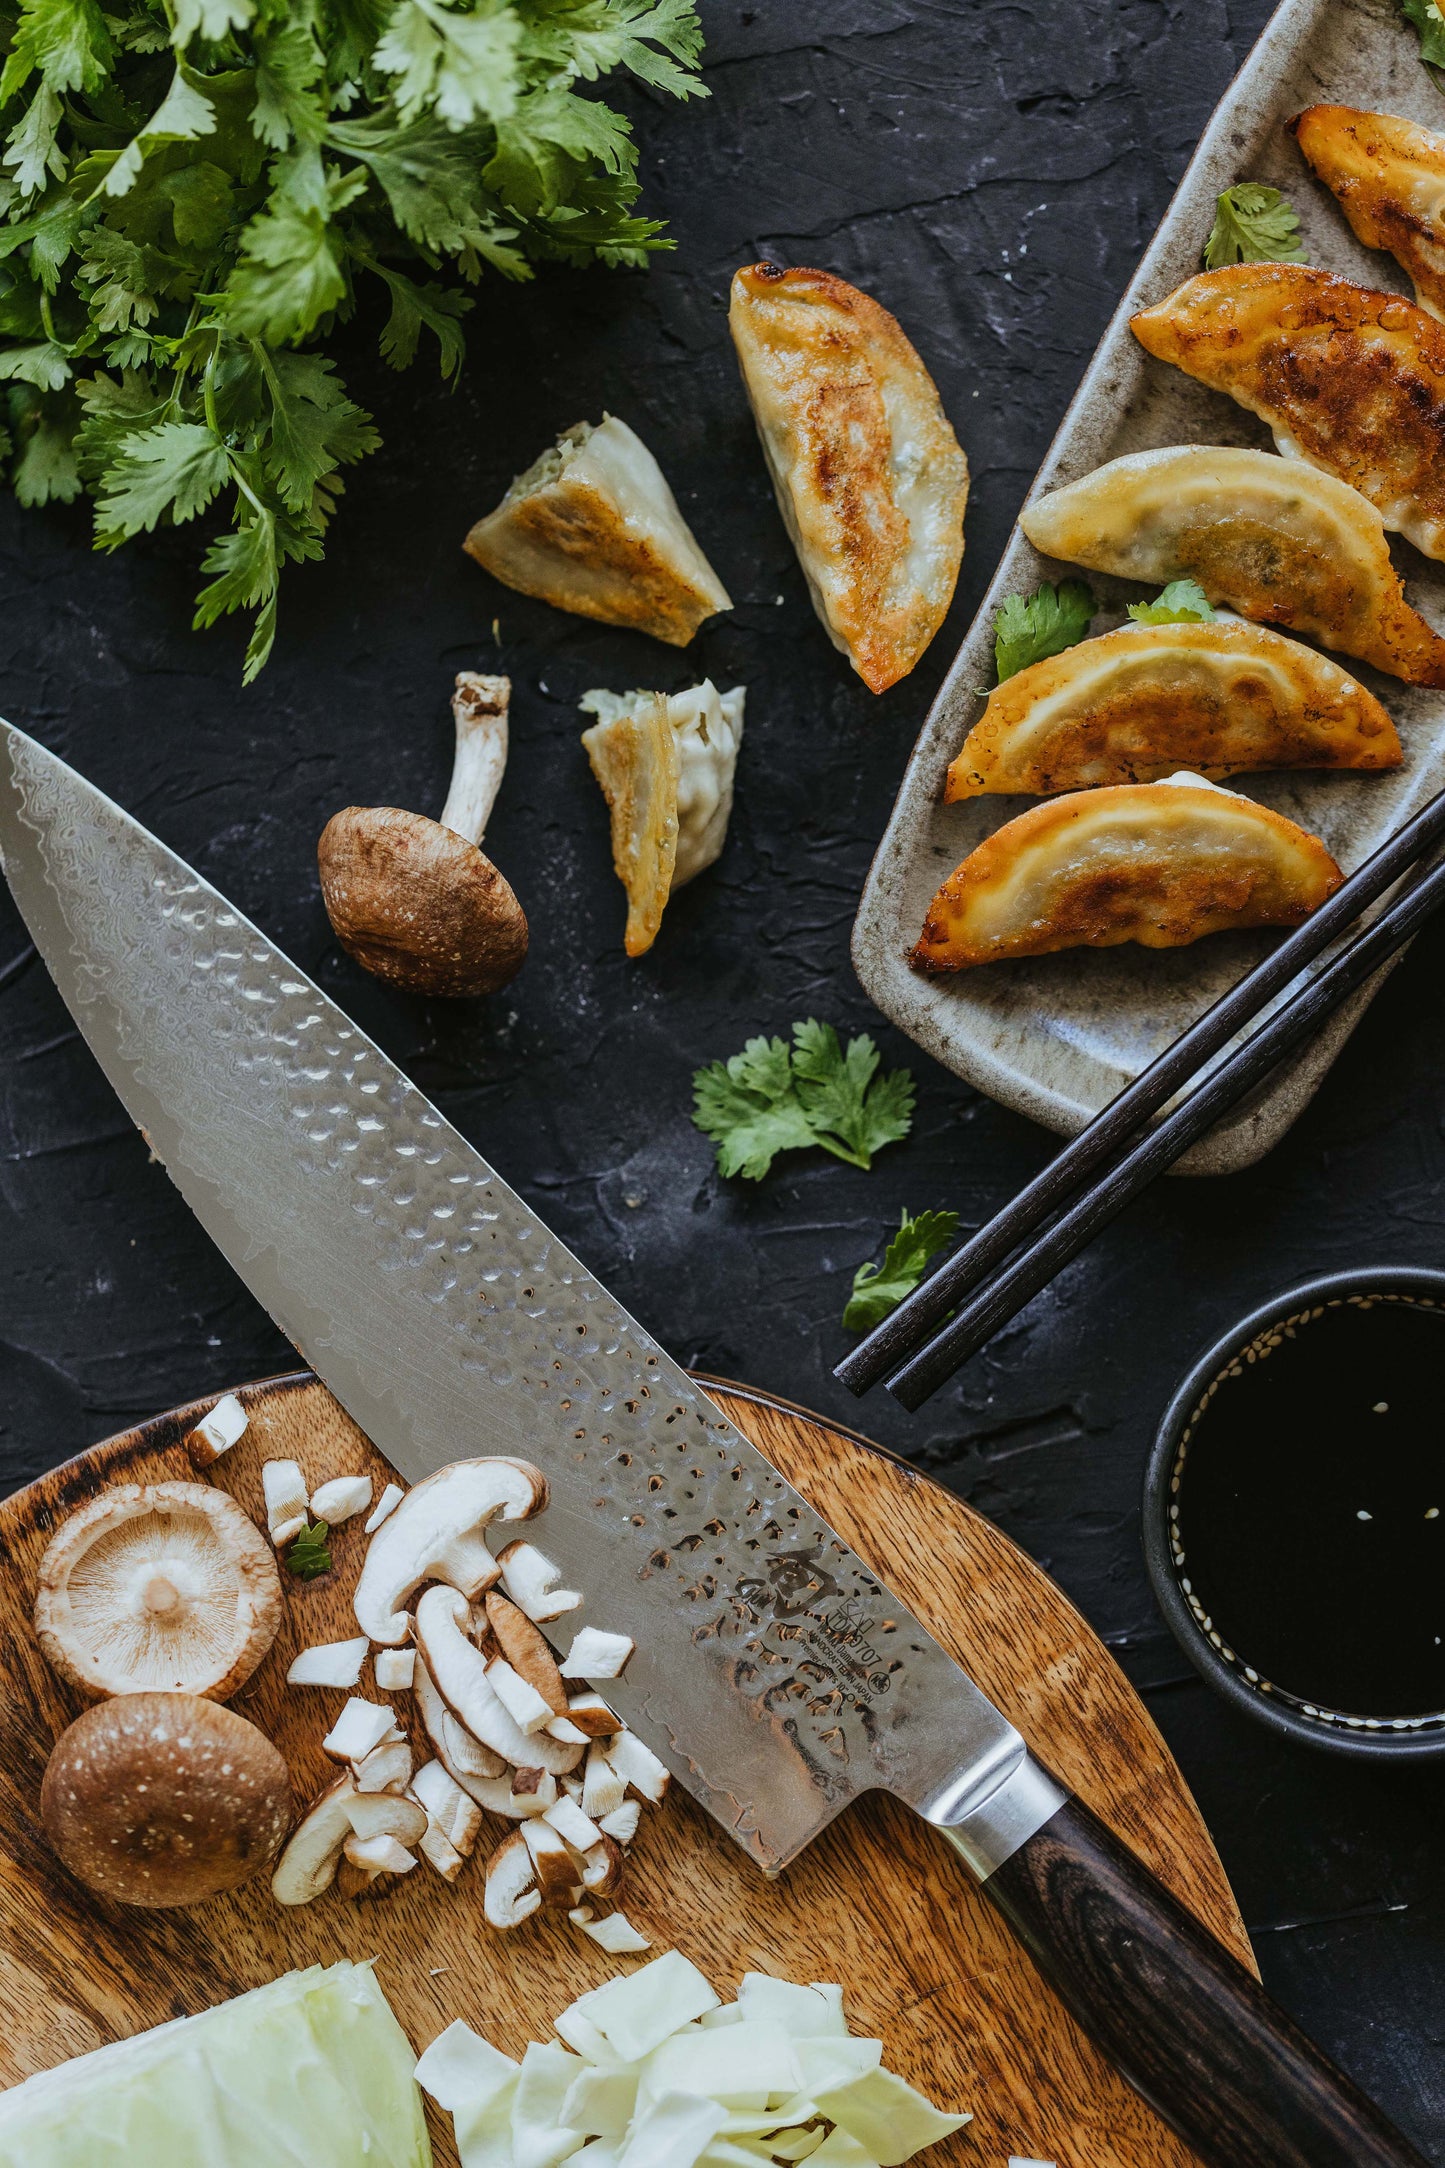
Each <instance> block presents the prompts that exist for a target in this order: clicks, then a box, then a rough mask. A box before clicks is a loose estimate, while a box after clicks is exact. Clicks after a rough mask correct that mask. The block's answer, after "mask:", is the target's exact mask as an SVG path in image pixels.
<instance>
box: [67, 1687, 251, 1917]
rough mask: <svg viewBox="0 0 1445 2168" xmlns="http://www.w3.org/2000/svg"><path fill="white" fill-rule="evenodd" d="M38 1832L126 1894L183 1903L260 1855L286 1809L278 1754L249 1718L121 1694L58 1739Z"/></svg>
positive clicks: (184, 1700)
mask: <svg viewBox="0 0 1445 2168" xmlns="http://www.w3.org/2000/svg"><path fill="white" fill-rule="evenodd" d="M40 1814H41V1820H42V1822H43V1823H44V1827H45V1833H46V1835H47V1836H48V1837H49V1839H50V1842H51V1843H52V1844H53V1845H54V1847H55V1849H56V1851H57V1852H58V1853H59V1855H60V1857H61V1858H62V1859H63V1860H64V1862H65V1864H66V1866H67V1867H69V1869H70V1870H71V1872H72V1874H75V1875H78V1876H79V1877H80V1879H81V1881H82V1882H84V1883H86V1884H87V1885H88V1886H89V1887H90V1888H91V1889H93V1890H98V1891H99V1892H100V1893H101V1895H102V1896H105V1897H111V1898H114V1899H115V1900H116V1902H117V1903H119V1904H125V1905H190V1904H198V1903H199V1902H200V1901H201V1899H202V1898H204V1897H211V1896H214V1895H215V1894H216V1892H217V1891H218V1890H226V1889H234V1888H236V1886H237V1884H238V1883H241V1882H244V1881H245V1880H246V1879H247V1878H248V1876H250V1875H253V1874H255V1873H256V1872H257V1871H258V1869H260V1868H261V1867H264V1866H265V1865H266V1863H267V1861H268V1860H270V1859H271V1857H272V1856H273V1854H274V1853H275V1852H276V1850H277V1849H278V1847H279V1846H280V1843H281V1840H282V1838H283V1837H284V1836H285V1834H286V1830H287V1826H288V1825H289V1823H290V1820H291V1783H290V1779H289V1777H288V1775H287V1773H286V1764H285V1762H284V1761H283V1760H282V1759H281V1756H280V1755H279V1754H278V1753H277V1751H276V1749H275V1747H274V1746H273V1745H272V1744H271V1742H270V1740H269V1739H268V1738H266V1737H265V1736H264V1734H263V1733H261V1732H260V1731H258V1730H257V1729H256V1726H255V1725H254V1724H250V1723H248V1722H247V1721H246V1719H245V1717H243V1716H238V1715H237V1714H236V1712H235V1710H234V1709H223V1708H221V1707H220V1706H219V1705H218V1704H217V1703H216V1702H214V1701H205V1700H203V1699H202V1698H201V1697H200V1696H199V1695H194V1694H175V1693H164V1694H155V1693H152V1694H121V1695H117V1696H115V1697H113V1698H112V1699H111V1700H108V1701H103V1702H99V1703H97V1704H96V1706H95V1707H94V1708H91V1709H87V1710H86V1711H85V1713H84V1715H83V1716H79V1717H77V1718H76V1720H75V1722H74V1723H73V1724H72V1725H70V1727H69V1728H68V1729H67V1730H66V1731H63V1732H62V1733H61V1735H60V1737H59V1739H57V1741H56V1743H55V1747H54V1750H53V1751H52V1753H51V1756H50V1760H49V1762H48V1764H47V1766H46V1770H45V1781H44V1783H43V1784H42V1786H41V1790H40Z"/></svg>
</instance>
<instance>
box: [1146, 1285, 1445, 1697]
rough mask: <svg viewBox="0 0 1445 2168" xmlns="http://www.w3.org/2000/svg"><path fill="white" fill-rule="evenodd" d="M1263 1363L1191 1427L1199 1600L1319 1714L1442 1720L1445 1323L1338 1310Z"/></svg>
mask: <svg viewBox="0 0 1445 2168" xmlns="http://www.w3.org/2000/svg"><path fill="white" fill-rule="evenodd" d="M1270 1341H1275V1342H1276V1344H1274V1345H1272V1346H1271V1345H1269V1344H1268V1343H1269V1342H1270ZM1253 1353H1254V1357H1255V1359H1254V1360H1253V1361H1252V1362H1251V1361H1249V1360H1248V1359H1247V1358H1246V1356H1244V1355H1241V1356H1240V1358H1239V1359H1238V1363H1237V1365H1236V1366H1235V1367H1234V1369H1233V1373H1232V1374H1226V1375H1225V1377H1224V1378H1223V1379H1222V1380H1221V1381H1220V1383H1219V1385H1218V1386H1217V1389H1216V1391H1215V1393H1214V1396H1213V1398H1212V1399H1211V1400H1210V1402H1209V1404H1208V1406H1207V1407H1206V1408H1205V1410H1204V1412H1203V1414H1202V1415H1201V1416H1199V1417H1197V1418H1196V1420H1195V1422H1194V1423H1193V1425H1192V1426H1191V1429H1190V1431H1189V1432H1188V1433H1187V1434H1186V1443H1185V1446H1184V1449H1183V1461H1182V1467H1180V1469H1179V1489H1178V1494H1177V1498H1176V1500H1175V1503H1176V1506H1177V1509H1178V1512H1177V1520H1176V1521H1175V1522H1174V1538H1173V1549H1174V1561H1175V1567H1176V1571H1177V1572H1178V1574H1179V1576H1180V1578H1181V1581H1182V1582H1183V1585H1184V1587H1185V1591H1186V1594H1188V1595H1189V1597H1190V1601H1191V1607H1192V1608H1194V1609H1195V1610H1196V1615H1199V1614H1200V1613H1201V1612H1202V1614H1203V1615H1204V1616H1205V1617H1207V1618H1208V1620H1209V1621H1210V1623H1211V1625H1212V1628H1213V1630H1214V1632H1215V1633H1216V1634H1218V1636H1219V1637H1220V1639H1221V1640H1222V1641H1223V1642H1224V1643H1225V1644H1226V1648H1227V1649H1228V1650H1229V1651H1232V1653H1233V1655H1234V1657H1235V1659H1236V1661H1237V1665H1238V1668H1239V1670H1240V1671H1241V1672H1242V1673H1243V1674H1244V1675H1245V1676H1246V1677H1248V1675H1249V1672H1251V1671H1252V1672H1254V1673H1257V1674H1259V1678H1260V1680H1262V1681H1266V1682H1268V1684H1269V1686H1270V1687H1271V1688H1272V1689H1274V1690H1275V1691H1277V1692H1280V1693H1282V1694H1283V1695H1284V1696H1285V1697H1287V1698H1289V1699H1291V1700H1294V1701H1298V1702H1300V1703H1302V1704H1305V1705H1307V1706H1309V1707H1311V1709H1312V1710H1313V1709H1322V1710H1329V1711H1335V1712H1339V1713H1340V1714H1343V1715H1352V1716H1359V1717H1373V1718H1376V1719H1382V1720H1386V1721H1388V1720H1389V1719H1392V1718H1401V1717H1422V1716H1430V1715H1438V1714H1441V1713H1442V1712H1445V1421H1442V1406H1445V1394H1442V1387H1445V1313H1442V1311H1440V1310H1437V1309H1432V1308H1429V1307H1427V1306H1424V1305H1422V1304H1419V1303H1414V1302H1410V1301H1406V1300H1402V1299H1399V1298H1396V1299H1394V1300H1388V1299H1385V1300H1382V1299H1377V1298H1370V1297H1357V1298H1355V1299H1353V1300H1345V1301H1340V1302H1331V1303H1328V1304H1326V1305H1325V1306H1324V1307H1323V1309H1322V1311H1319V1312H1316V1313H1312V1314H1311V1315H1310V1317H1309V1318H1308V1319H1307V1321H1305V1322H1302V1323H1301V1322H1296V1323H1294V1324H1293V1325H1292V1326H1291V1327H1290V1328H1289V1329H1288V1330H1286V1329H1285V1328H1284V1327H1283V1326H1277V1327H1275V1328H1273V1330H1272V1331H1271V1332H1270V1333H1267V1334H1265V1335H1262V1336H1261V1339H1260V1340H1258V1341H1256V1342H1255V1343H1254V1347H1253ZM1181 1554H1182V1555H1181ZM1201 1622H1202V1621H1201ZM1246 1667H1248V1668H1247V1669H1246ZM1255 1683H1259V1682H1258V1681H1256V1682H1255Z"/></svg>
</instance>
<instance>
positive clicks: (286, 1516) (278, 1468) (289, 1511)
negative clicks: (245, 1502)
mask: <svg viewBox="0 0 1445 2168" xmlns="http://www.w3.org/2000/svg"><path fill="white" fill-rule="evenodd" d="M261 1488H262V1490H263V1492H264V1493H265V1497H266V1526H267V1529H268V1530H269V1531H270V1536H271V1541H272V1542H273V1543H274V1544H275V1546H276V1548H277V1550H278V1551H282V1550H284V1549H285V1548H286V1545H287V1544H288V1543H290V1542H291V1540H292V1538H293V1537H295V1536H299V1535H300V1533H301V1531H302V1529H303V1528H304V1527H305V1526H306V1513H307V1507H308V1504H309V1501H308V1499H307V1496H306V1478H305V1477H304V1476H303V1475H302V1473H301V1469H300V1466H299V1465H298V1463H297V1462H296V1461H294V1460H268V1461H267V1462H266V1464H265V1466H264V1467H263V1468H262V1470H261Z"/></svg>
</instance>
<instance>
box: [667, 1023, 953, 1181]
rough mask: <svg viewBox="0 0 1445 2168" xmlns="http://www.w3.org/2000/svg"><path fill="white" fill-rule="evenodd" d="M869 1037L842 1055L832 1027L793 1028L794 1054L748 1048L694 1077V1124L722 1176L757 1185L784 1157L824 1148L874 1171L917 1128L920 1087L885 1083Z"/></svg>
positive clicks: (891, 1078) (775, 1046)
mask: <svg viewBox="0 0 1445 2168" xmlns="http://www.w3.org/2000/svg"><path fill="white" fill-rule="evenodd" d="M879 1058H880V1057H879V1053H878V1049H877V1047H876V1046H875V1045H874V1044H873V1041H872V1040H871V1039H870V1038H868V1037H867V1036H866V1035H862V1036H860V1037H858V1038H856V1039H850V1040H849V1041H848V1048H847V1052H846V1053H845V1052H844V1051H843V1049H842V1047H841V1046H840V1045H839V1043H838V1034H837V1032H836V1031H835V1030H834V1029H833V1027H832V1025H831V1024H820V1023H818V1022H817V1020H816V1019H815V1018H813V1017H811V1016H810V1017H809V1018H808V1019H807V1021H806V1022H805V1023H801V1024H794V1026H793V1044H792V1046H791V1047H789V1046H788V1045H787V1044H786V1042H785V1041H784V1040H782V1039H762V1038H758V1039H749V1041H748V1043H747V1045H746V1046H745V1047H744V1049H743V1051H742V1053H741V1054H734V1055H733V1056H732V1057H731V1059H730V1060H728V1061H726V1062H721V1061H715V1062H713V1063H711V1064H710V1065H709V1067H707V1068H706V1069H699V1070H698V1071H697V1072H696V1074H695V1075H694V1077H693V1086H694V1090H695V1094H696V1096H695V1098H694V1101H693V1114H692V1118H693V1120H694V1122H696V1124H697V1126H698V1128H699V1129H700V1130H701V1131H702V1132H703V1134H704V1136H708V1137H711V1138H712V1140H713V1142H714V1144H716V1146H717V1163H718V1169H719V1172H720V1173H722V1174H725V1175H734V1174H740V1175H742V1176H743V1177H744V1178H745V1179H746V1180H747V1181H750V1182H760V1181H761V1180H762V1178H763V1176H764V1175H765V1174H766V1173H767V1171H768V1169H769V1167H771V1165H772V1163H773V1161H774V1159H775V1158H776V1157H777V1155H778V1153H779V1152H795V1151H804V1150H806V1149H807V1148H808V1147H809V1146H810V1145H815V1144H816V1145H821V1146H822V1148H823V1150H824V1151H825V1152H831V1153H832V1154H833V1156H834V1158H835V1159H842V1160H846V1161H847V1163H848V1165H849V1166H850V1167H863V1168H868V1167H870V1166H871V1165H872V1164H873V1154H874V1153H875V1152H877V1151H881V1149H882V1148H883V1146H884V1145H885V1144H894V1143H896V1142H897V1141H898V1139H899V1138H901V1137H906V1136H907V1134H908V1132H909V1130H910V1129H911V1128H912V1126H913V1079H912V1077H911V1076H910V1075H909V1073H908V1071H907V1070H906V1069H893V1070H890V1071H889V1073H888V1075H887V1076H879V1075H878V1074H877V1071H878V1063H879Z"/></svg>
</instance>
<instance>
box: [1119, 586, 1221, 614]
mask: <svg viewBox="0 0 1445 2168" xmlns="http://www.w3.org/2000/svg"><path fill="white" fill-rule="evenodd" d="M1216 614H1217V613H1216V611H1215V608H1214V605H1213V603H1212V602H1211V601H1210V599H1209V597H1208V595H1206V594H1205V592H1204V589H1203V588H1202V587H1201V586H1200V584H1199V582H1198V580H1171V581H1170V582H1169V585H1168V586H1167V587H1164V588H1161V589H1160V591H1159V593H1158V594H1157V595H1156V596H1155V597H1154V600H1153V601H1152V602H1131V603H1130V605H1129V615H1130V616H1131V617H1132V618H1133V620H1134V622H1135V624H1136V625H1207V624H1209V623H1211V621H1212V620H1213V618H1214V617H1215V615H1216Z"/></svg>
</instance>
